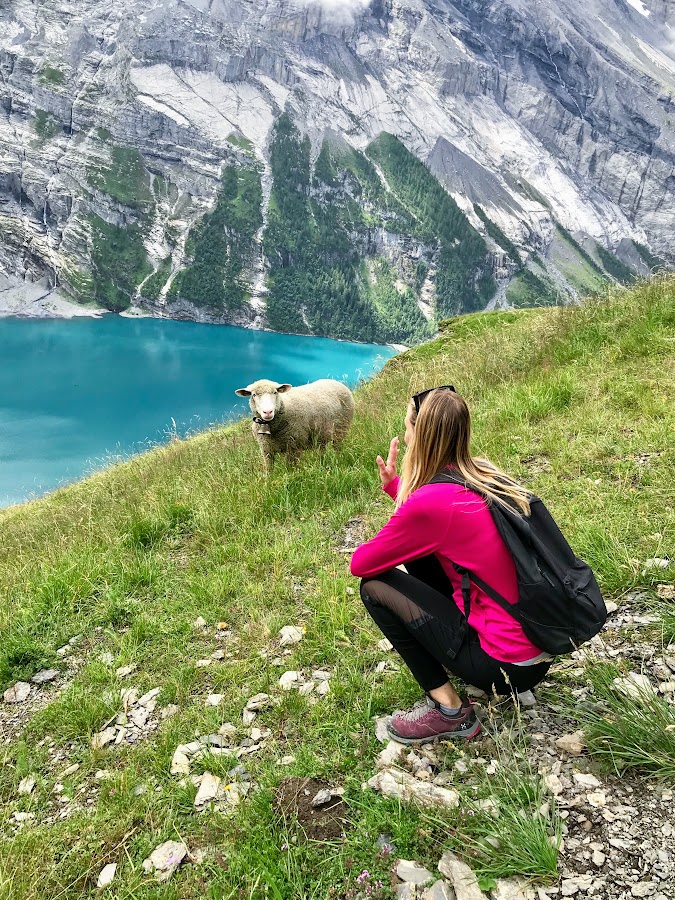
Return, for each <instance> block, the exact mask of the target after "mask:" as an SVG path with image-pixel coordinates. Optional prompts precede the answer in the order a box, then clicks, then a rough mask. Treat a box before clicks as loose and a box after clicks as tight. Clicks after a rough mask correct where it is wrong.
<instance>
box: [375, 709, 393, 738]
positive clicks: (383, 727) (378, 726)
mask: <svg viewBox="0 0 675 900" xmlns="http://www.w3.org/2000/svg"><path fill="white" fill-rule="evenodd" d="M389 722H391V716H378V717H377V718H376V719H375V737H376V738H377V739H378V741H379V742H380V743H381V744H386V743H388V741H390V740H391V738H390V736H389V730H388V729H387V725H388V724H389Z"/></svg>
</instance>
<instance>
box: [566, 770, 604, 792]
mask: <svg viewBox="0 0 675 900" xmlns="http://www.w3.org/2000/svg"><path fill="white" fill-rule="evenodd" d="M572 778H573V779H574V780H575V781H576V783H577V784H580V785H581V786H582V787H587V788H597V787H602V782H601V781H598V779H597V778H596V777H595V775H591V774H590V772H574V773H573V775H572Z"/></svg>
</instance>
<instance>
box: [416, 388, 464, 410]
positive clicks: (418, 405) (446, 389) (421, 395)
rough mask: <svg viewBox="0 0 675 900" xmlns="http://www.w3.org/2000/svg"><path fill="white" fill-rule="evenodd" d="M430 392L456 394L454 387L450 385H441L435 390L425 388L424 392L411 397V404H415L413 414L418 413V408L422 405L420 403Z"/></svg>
mask: <svg viewBox="0 0 675 900" xmlns="http://www.w3.org/2000/svg"><path fill="white" fill-rule="evenodd" d="M432 391H452V392H453V394H456V393H457V391H456V390H455V387H454V385H452V384H441V385H439V386H438V387H435V388H427V390H426V391H418V393H416V394H413V395H412V402H413V403H414V404H415V412H416V413H419V411H420V406H421V405H422V401H423V400H424V398H425V397H426V396H427V395H428V394H430V393H431V392H432Z"/></svg>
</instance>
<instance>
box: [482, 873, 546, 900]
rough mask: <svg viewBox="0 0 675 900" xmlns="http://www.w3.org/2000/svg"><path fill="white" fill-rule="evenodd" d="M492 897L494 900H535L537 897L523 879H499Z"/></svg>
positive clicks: (493, 889)
mask: <svg viewBox="0 0 675 900" xmlns="http://www.w3.org/2000/svg"><path fill="white" fill-rule="evenodd" d="M491 896H492V900H535V897H536V896H537V895H536V894H535V892H534V888H533V887H532V885H530V884H528V882H527V881H525V879H523V878H498V879H497V886H496V887H494V888H492V894H491Z"/></svg>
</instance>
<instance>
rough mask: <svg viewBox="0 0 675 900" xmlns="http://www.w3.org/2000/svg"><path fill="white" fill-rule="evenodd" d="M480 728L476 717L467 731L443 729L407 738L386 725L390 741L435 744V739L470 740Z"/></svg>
mask: <svg viewBox="0 0 675 900" xmlns="http://www.w3.org/2000/svg"><path fill="white" fill-rule="evenodd" d="M480 730H481V724H480V722H479V721H478V719H476V722H475V724H474V725H472V726H471V728H470V729H468V730H467V731H464V730H460V729H457V730H455V731H443V732H441V733H440V734H430V735H429V737H416V738H409V737H403V735H400V734H399V733H398V732H397V731H395V730H394V729H393V728H391V727H390V726H389V725H388V726H387V733H388V734H389V737H390V738H391V739H392V741H396V742H397V743H399V744H435V743H436V742H437V741H470V740H471V739H472V738H475V737H476V735H477V734H479V732H480Z"/></svg>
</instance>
